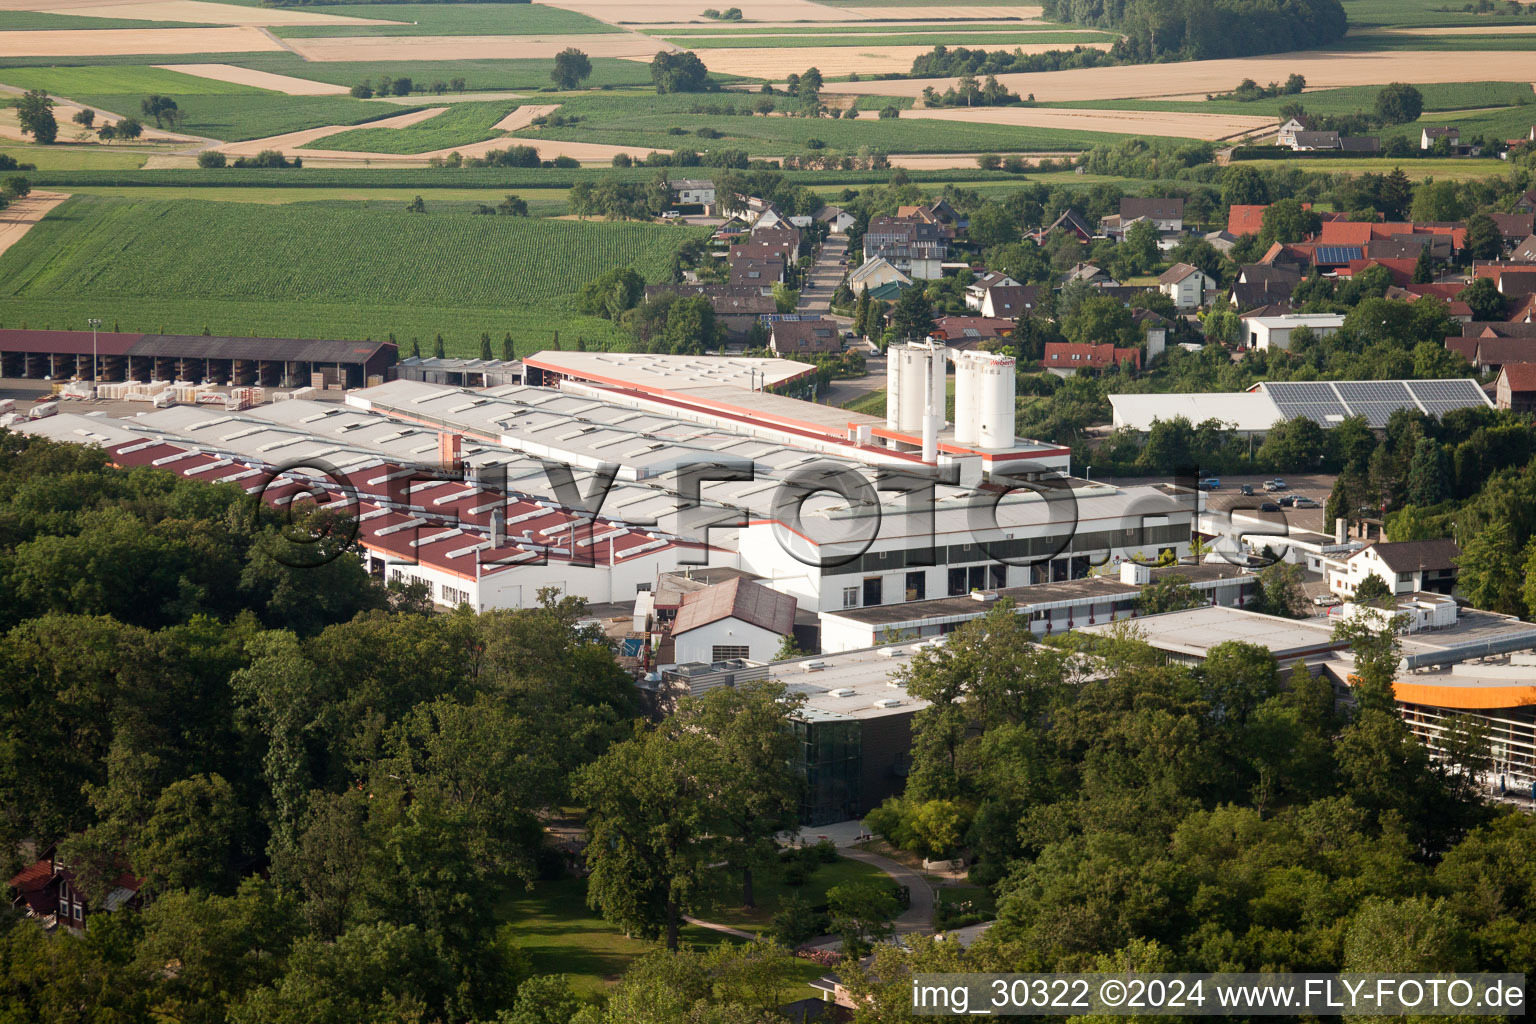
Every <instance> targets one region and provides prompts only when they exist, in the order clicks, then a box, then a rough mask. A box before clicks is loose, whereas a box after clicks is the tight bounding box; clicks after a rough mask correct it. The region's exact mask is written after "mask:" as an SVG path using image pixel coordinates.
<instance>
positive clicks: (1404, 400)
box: [1259, 378, 1491, 428]
mask: <svg viewBox="0 0 1536 1024" xmlns="http://www.w3.org/2000/svg"><path fill="white" fill-rule="evenodd" d="M1259 389H1260V390H1261V391H1263V392H1264V393H1265V394H1267V395H1268V396H1269V397H1270V398H1271V399H1272V400H1273V401H1274V403H1275V405H1276V406H1277V407H1278V408H1279V409H1280V414H1281V415H1282V416H1284V417H1285V418H1286V419H1298V418H1300V417H1305V418H1307V419H1310V420H1312V421H1314V422H1316V423H1319V424H1322V425H1324V426H1329V425H1332V424H1334V423H1337V422H1338V421H1339V420H1341V419H1343V418H1344V417H1346V416H1363V417H1365V420H1366V422H1367V423H1368V424H1369V425H1370V426H1372V427H1376V428H1381V427H1385V426H1386V425H1387V420H1389V419H1390V418H1391V416H1392V414H1393V413H1394V412H1396V411H1397V410H1398V409H1411V410H1414V411H1415V412H1417V411H1419V410H1421V409H1422V410H1423V411H1424V412H1426V413H1428V414H1429V415H1431V416H1443V415H1444V414H1445V413H1448V412H1452V411H1454V410H1456V409H1466V408H1476V407H1485V408H1486V407H1489V406H1490V405H1491V403H1490V402H1489V401H1488V396H1487V395H1486V394H1484V392H1483V389H1482V388H1480V387H1478V384H1477V382H1476V381H1474V380H1471V379H1467V378H1453V379H1448V380H1341V381H1324V380H1307V381H1266V382H1264V383H1262V384H1260V385H1259Z"/></svg>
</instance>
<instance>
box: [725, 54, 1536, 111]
mask: <svg viewBox="0 0 1536 1024" xmlns="http://www.w3.org/2000/svg"><path fill="white" fill-rule="evenodd" d="M758 52H759V53H761V51H758ZM785 52H787V53H790V54H795V53H805V51H804V50H789V51H785ZM1469 56H1474V55H1472V54H1467V53H1461V52H1454V51H1441V50H1399V51H1388V52H1381V53H1328V52H1321V53H1320V52H1315V51H1304V52H1300V53H1277V54H1270V55H1268V56H1264V57H1241V58H1230V59H1224V60H1203V61H1186V62H1182V63H1176V64H1134V65H1126V66H1122V67H1111V68H1080V69H1076V70H1072V71H1042V72H1038V73H1035V74H1027V73H1026V74H1006V75H998V76H997V77H998V81H1000V82H1002V83H1003V84H1004V85H1006V86H1007V87H1008V88H1010V89H1012V90H1013V91H1014V92H1017V93H1019V94H1021V95H1027V94H1029V93H1034V94H1035V97H1036V98H1037V99H1039V100H1041V101H1042V102H1054V101H1068V100H1110V99H1150V98H1154V97H1159V96H1175V95H1184V94H1189V93H1197V94H1200V95H1203V94H1204V93H1206V92H1211V93H1219V92H1226V91H1227V90H1229V89H1232V88H1233V87H1234V86H1236V85H1237V83H1239V82H1241V81H1242V80H1243V79H1244V78H1252V79H1253V80H1254V81H1257V82H1274V81H1284V79H1285V78H1286V76H1287V75H1290V74H1291V73H1293V72H1295V73H1298V74H1301V75H1304V76H1306V79H1307V85H1308V87H1309V88H1316V89H1333V88H1341V87H1343V86H1351V85H1380V84H1382V83H1384V82H1418V83H1421V84H1423V83H1435V82H1465V81H1467V80H1468V79H1469V78H1475V79H1477V80H1479V81H1496V82H1536V51H1530V50H1510V51H1502V50H1500V51H1495V50H1489V51H1485V52H1480V53H1477V54H1475V57H1476V60H1475V61H1474V62H1469V61H1468V57H1469ZM705 62H706V63H708V54H707V51H706V54H705ZM813 63H815V62H814V61H806V62H804V63H801V64H800V66H799V67H792V68H789V69H788V70H786V71H783V72H781V73H782V74H788V73H789V71H800V70H804V69H805V68H806V67H808V66H810V64H813ZM1474 64H1475V67H1474V66H1472V65H1474ZM710 66H711V67H714V65H712V64H711V65H710ZM817 66H818V67H820V68H821V69H822V72H823V74H826V73H827V68H826V66H825V65H817ZM720 70H724V68H722V69H720ZM872 70H873V69H872ZM761 73H768V74H771V73H773V72H770V71H767V70H766V69H765V70H764V71H763V72H761ZM957 81H958V79H955V78H913V79H902V80H894V81H880V82H828V83H827V84H826V85H825V86H823V87H822V91H823V92H824V93H829V94H835V93H857V94H861V95H870V96H921V95H922V92H923V90H924V89H925V88H927V87H929V86H932V87H933V88H935V89H937V90H939V91H940V92H943V91H944V90H945V89H947V88H949V87H950V86H952V85H954V84H955V83H956V82H957Z"/></svg>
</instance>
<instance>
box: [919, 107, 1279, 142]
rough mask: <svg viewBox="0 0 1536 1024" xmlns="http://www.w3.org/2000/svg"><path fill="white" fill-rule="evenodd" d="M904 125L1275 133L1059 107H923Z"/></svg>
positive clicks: (1206, 120) (1253, 126)
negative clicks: (947, 123) (944, 123)
mask: <svg viewBox="0 0 1536 1024" xmlns="http://www.w3.org/2000/svg"><path fill="white" fill-rule="evenodd" d="M901 117H902V120H934V121H964V122H968V123H971V124H1006V125H1016V126H1017V127H1020V128H1065V129H1075V130H1077V131H1094V132H1110V133H1113V134H1116V135H1158V136H1165V137H1169V138H1175V139H1209V140H1212V141H1215V140H1217V139H1229V138H1232V137H1233V136H1236V135H1247V134H1249V133H1250V132H1256V131H1262V130H1264V129H1272V128H1274V127H1276V122H1275V119H1274V118H1272V117H1251V116H1247V115H1240V114H1184V113H1171V112H1167V111H1161V110H1079V109H1070V110H1068V109H1063V108H1060V107H1054V108H1053V107H961V108H954V107H949V108H945V107H925V108H923V109H920V110H903V111H902V112H901Z"/></svg>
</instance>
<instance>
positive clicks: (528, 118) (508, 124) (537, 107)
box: [491, 103, 560, 132]
mask: <svg viewBox="0 0 1536 1024" xmlns="http://www.w3.org/2000/svg"><path fill="white" fill-rule="evenodd" d="M559 109H560V104H558V103H525V104H523V105H522V106H520V107H518V108H517V109H516V110H514V111H512V113H510V114H508V115H507V116H506V117H504V118H502V119H501V120H500V121H497V122H496V123H495V124H493V125H491V130H492V131H498V132H515V131H517V130H518V129H519V128H527V127H528V126H529V125H530V124H532V123H533V119H534V118H536V117H548V116H549V115H550V114H553V113H554V112H555V111H557V110H559Z"/></svg>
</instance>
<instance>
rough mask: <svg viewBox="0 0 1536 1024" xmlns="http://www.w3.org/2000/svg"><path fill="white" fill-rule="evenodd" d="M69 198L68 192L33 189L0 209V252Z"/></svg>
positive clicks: (19, 239)
mask: <svg viewBox="0 0 1536 1024" xmlns="http://www.w3.org/2000/svg"><path fill="white" fill-rule="evenodd" d="M68 198H69V194H68V193H67V192H40V191H33V192H32V193H31V194H30V195H28V196H27V197H26V198H25V199H18V200H16V201H15V202H14V203H12V204H11V205H10V206H7V207H6V208H5V209H3V210H0V253H3V252H5V250H7V249H9V248H10V247H11V246H13V245H15V244H16V243H17V242H19V241H21V237H22V236H23V235H25V234H26V233H27V232H28V231H31V230H32V225H33V224H36V223H37V222H38V221H40V220H42V219H43V218H44V217H45V216H47V215H48V211H49V210H52V209H53V208H54V207H55V206H58V205H59V204H60V203H62V202H63V201H64V200H66V199H68Z"/></svg>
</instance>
